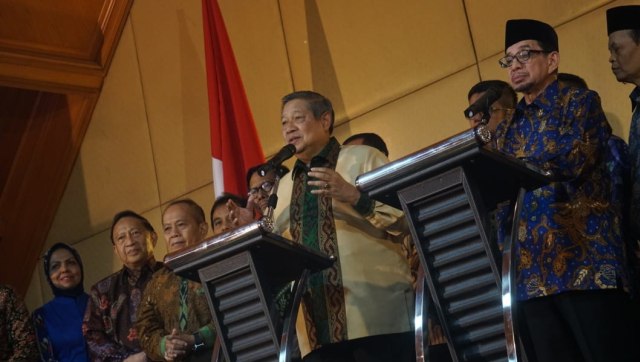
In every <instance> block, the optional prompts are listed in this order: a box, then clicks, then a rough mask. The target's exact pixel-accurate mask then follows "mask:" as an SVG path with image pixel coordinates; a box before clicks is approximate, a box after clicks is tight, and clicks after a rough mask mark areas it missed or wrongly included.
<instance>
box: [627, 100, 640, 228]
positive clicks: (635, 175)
mask: <svg viewBox="0 0 640 362" xmlns="http://www.w3.org/2000/svg"><path fill="white" fill-rule="evenodd" d="M629 98H630V99H631V107H632V110H633V113H632V116H631V129H630V130H629V158H630V160H631V205H630V220H629V226H630V227H631V231H632V235H631V236H632V238H633V239H634V240H638V239H640V107H638V104H640V87H635V89H634V90H633V92H631V94H630V95H629Z"/></svg>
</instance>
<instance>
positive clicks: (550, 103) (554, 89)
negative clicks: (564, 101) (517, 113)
mask: <svg viewBox="0 0 640 362" xmlns="http://www.w3.org/2000/svg"><path fill="white" fill-rule="evenodd" d="M559 92H560V85H559V83H558V80H557V79H556V80H554V81H553V82H552V83H551V84H549V85H548V86H547V87H546V88H545V89H544V90H543V91H542V93H540V94H539V95H538V96H537V97H536V99H534V100H533V102H531V104H527V103H526V101H525V100H524V97H523V98H522V99H521V100H520V102H518V106H517V108H518V109H520V110H524V109H525V108H527V107H537V108H540V109H542V110H543V111H544V112H545V113H546V112H551V111H553V107H554V105H555V98H556V97H557V96H558V94H559Z"/></svg>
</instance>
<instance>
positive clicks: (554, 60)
mask: <svg viewBox="0 0 640 362" xmlns="http://www.w3.org/2000/svg"><path fill="white" fill-rule="evenodd" d="M547 64H548V65H549V73H553V72H556V71H557V70H558V66H559V65H560V53H558V52H556V51H553V52H551V53H549V55H548V56H547Z"/></svg>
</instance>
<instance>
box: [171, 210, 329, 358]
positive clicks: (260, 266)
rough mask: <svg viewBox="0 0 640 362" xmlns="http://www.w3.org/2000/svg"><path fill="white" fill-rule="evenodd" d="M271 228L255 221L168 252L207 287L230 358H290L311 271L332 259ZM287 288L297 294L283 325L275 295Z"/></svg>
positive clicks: (182, 271)
mask: <svg viewBox="0 0 640 362" xmlns="http://www.w3.org/2000/svg"><path fill="white" fill-rule="evenodd" d="M268 230H271V228H270V227H269V226H268V225H266V226H265V224H264V223H263V222H260V221H258V222H254V223H251V224H248V225H245V226H242V227H240V228H237V229H235V230H232V231H230V232H228V233H225V234H222V235H218V236H216V237H214V238H211V239H207V240H205V241H203V242H202V243H200V244H198V245H196V246H193V247H190V248H188V249H185V250H181V251H179V252H176V253H172V254H168V255H167V256H166V257H165V265H166V266H168V267H169V268H171V269H172V270H173V271H174V272H175V273H176V274H178V275H180V276H183V277H186V278H188V279H191V280H195V281H199V282H201V283H202V285H203V286H204V287H205V291H206V294H207V300H208V302H209V308H210V309H211V312H212V314H213V319H214V322H215V327H216V331H217V332H218V336H219V340H220V344H221V349H222V352H223V355H224V357H225V359H226V361H230V362H232V361H278V360H279V361H281V362H284V361H288V360H289V359H290V357H291V349H292V347H293V345H292V344H293V342H294V341H295V339H294V338H293V336H295V331H294V329H295V320H296V313H297V310H298V305H299V303H300V299H301V297H302V293H303V291H304V287H305V283H306V279H307V276H308V275H309V274H310V273H313V272H315V271H319V270H322V269H324V268H326V267H329V266H330V265H331V264H332V263H333V259H332V258H330V257H327V256H326V255H324V254H322V253H320V252H316V251H313V250H311V249H308V248H306V247H304V246H302V245H299V244H296V243H294V242H292V241H290V240H287V239H285V238H283V237H281V236H279V235H276V234H273V233H271V232H269V231H268ZM291 282H293V284H292V287H291V288H290V289H289V288H288V287H287V286H288V285H291ZM282 290H290V291H291V294H292V295H293V297H291V298H289V301H288V302H287V303H286V307H285V308H284V313H283V314H284V323H282V328H281V327H280V326H279V322H278V321H279V320H280V319H281V318H280V313H282V312H281V311H279V310H278V308H277V306H276V301H275V300H274V299H275V294H277V292H278V291H282ZM281 329H282V331H281ZM215 355H217V354H216V351H215V350H214V356H215Z"/></svg>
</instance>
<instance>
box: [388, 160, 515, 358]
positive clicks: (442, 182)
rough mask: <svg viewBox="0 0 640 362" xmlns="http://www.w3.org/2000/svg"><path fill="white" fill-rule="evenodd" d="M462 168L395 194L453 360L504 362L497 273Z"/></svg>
mask: <svg viewBox="0 0 640 362" xmlns="http://www.w3.org/2000/svg"><path fill="white" fill-rule="evenodd" d="M473 194H474V190H473V189H472V186H471V185H470V184H469V183H468V180H467V179H466V175H465V172H464V170H463V169H462V168H454V169H453V170H450V171H447V172H445V173H443V174H441V175H439V176H435V177H433V178H430V179H427V180H425V181H422V182H419V183H417V184H415V185H413V186H411V187H408V188H405V189H403V190H401V191H400V192H399V194H398V195H399V199H400V201H401V202H402V204H403V208H404V211H405V214H406V216H407V217H408V218H410V227H411V232H412V235H413V238H414V240H415V242H416V245H418V253H419V255H420V259H421V263H422V265H423V266H424V269H425V274H426V275H427V284H428V287H429V291H430V295H431V297H432V298H433V302H434V304H435V309H436V311H437V312H438V317H439V319H440V320H441V321H442V322H443V325H442V327H443V329H444V332H445V334H446V335H447V338H448V340H449V342H450V350H451V352H452V355H454V356H456V358H457V359H458V360H461V361H506V360H507V343H506V339H505V333H504V319H503V310H502V303H501V301H502V298H501V289H500V287H501V282H500V273H499V272H498V270H497V267H496V263H495V259H496V255H497V250H495V249H493V248H492V247H491V245H490V244H489V243H488V241H487V240H486V237H485V232H484V225H483V222H482V219H481V217H480V215H481V213H480V212H479V210H478V207H477V206H476V202H475V200H474V196H473Z"/></svg>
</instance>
